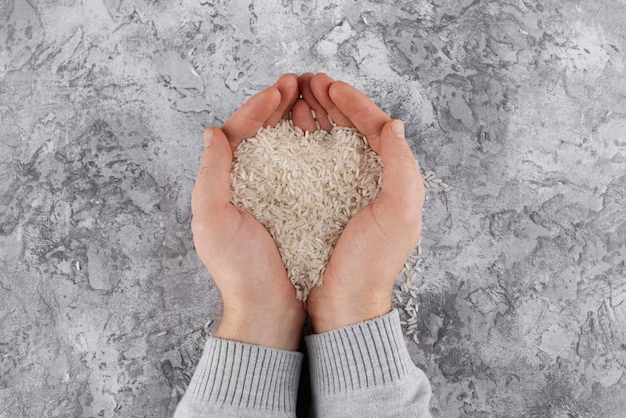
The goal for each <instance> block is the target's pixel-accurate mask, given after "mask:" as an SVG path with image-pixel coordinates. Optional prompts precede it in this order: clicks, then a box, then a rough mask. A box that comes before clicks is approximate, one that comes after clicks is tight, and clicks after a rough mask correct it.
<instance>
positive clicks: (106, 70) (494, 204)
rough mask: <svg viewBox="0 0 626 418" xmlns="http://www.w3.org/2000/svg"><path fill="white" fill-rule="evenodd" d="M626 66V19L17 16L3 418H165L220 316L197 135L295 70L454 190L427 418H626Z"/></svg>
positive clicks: (457, 8) (430, 347)
mask: <svg viewBox="0 0 626 418" xmlns="http://www.w3.org/2000/svg"><path fill="white" fill-rule="evenodd" d="M625 50H626V3H625V2H624V0H596V1H537V0H506V1H481V0H475V1H471V0H458V1H452V0H415V1H410V0H406V1H404V0H402V1H393V2H392V1H387V2H384V1H371V2H361V1H343V2H338V1H336V0H333V1H323V0H317V1H315V0H312V1H307V2H305V1H302V0H282V1H263V2H261V1H258V0H257V1H254V2H251V3H243V2H230V1H225V0H223V1H210V0H176V1H174V0H172V1H159V0H82V1H80V0H1V1H0V416H1V417H74V416H76V417H96V416H104V417H112V416H120V417H166V416H169V415H171V414H172V412H173V410H174V408H175V405H176V403H177V401H178V399H179V398H180V396H181V394H182V393H183V392H184V390H185V388H186V386H187V384H188V382H189V378H190V375H191V373H192V371H193V369H194V366H195V363H196V361H197V360H198V358H199V355H200V352H201V349H202V345H203V341H204V338H205V337H206V335H207V334H208V333H210V332H212V331H214V330H215V326H216V324H217V322H218V320H219V315H220V310H221V307H220V301H219V293H218V291H217V289H216V288H215V286H214V284H213V282H212V280H211V278H210V276H209V275H208V273H206V271H205V269H204V268H203V266H202V265H201V263H200V262H199V261H198V259H197V257H196V254H195V252H194V249H193V244H192V239H191V233H190V230H189V222H190V208H189V202H190V193H191V187H192V184H193V179H194V177H195V171H196V169H197V166H198V162H199V158H200V150H201V132H202V129H203V127H205V126H208V125H210V124H219V123H220V122H222V121H224V120H225V118H227V117H228V115H229V114H230V113H231V112H232V111H233V110H234V109H235V108H236V107H237V106H238V105H239V104H240V103H241V102H242V101H243V100H244V99H245V98H246V97H248V96H249V95H250V94H252V93H254V92H256V91H258V90H260V89H261V88H263V87H264V86H266V85H268V84H270V83H273V82H274V80H275V79H276V78H277V77H278V76H279V75H280V74H281V73H283V72H289V71H295V72H304V71H326V72H328V73H329V74H330V75H331V76H333V77H334V78H340V79H343V80H346V81H348V82H352V83H354V84H356V85H357V86H358V87H359V88H361V89H363V90H364V91H365V92H366V93H367V94H369V95H370V96H371V97H373V98H375V100H376V101H377V102H378V103H379V104H380V105H381V106H382V107H383V109H385V110H386V111H388V112H389V113H390V114H391V115H392V116H394V117H398V118H405V119H406V120H407V121H408V123H409V128H408V129H409V133H410V137H411V144H412V148H413V150H414V151H415V153H416V155H417V157H418V159H419V162H420V164H421V165H422V167H424V168H430V169H433V170H434V171H436V172H437V173H438V174H439V176H441V177H442V178H444V179H445V180H446V181H447V182H448V183H450V184H451V186H452V191H450V192H449V193H447V194H441V193H435V192H433V193H432V194H430V198H429V200H428V202H427V208H426V217H425V225H424V240H423V243H424V256H425V258H426V259H427V261H426V268H425V271H424V273H423V275H422V277H420V290H421V294H420V298H419V299H420V322H419V338H420V344H419V345H416V344H415V343H412V342H411V343H410V344H409V348H410V350H411V353H412V355H414V359H415V362H416V363H417V364H418V365H420V366H421V367H423V368H424V369H425V370H426V372H427V374H428V376H429V377H430V378H431V380H432V386H433V391H434V399H433V402H432V410H433V414H434V415H435V416H437V417H623V416H625V415H624V414H626V412H624V411H626V375H625V371H626V369H625V367H626V303H624V301H625V300H626V267H625V263H626V245H625V241H626V134H625V132H626V74H625V72H624V60H625V57H626V55H625V52H624V51H625ZM211 318H212V319H214V320H215V321H214V322H213V323H212V324H209V325H208V326H207V321H208V320H209V319H211Z"/></svg>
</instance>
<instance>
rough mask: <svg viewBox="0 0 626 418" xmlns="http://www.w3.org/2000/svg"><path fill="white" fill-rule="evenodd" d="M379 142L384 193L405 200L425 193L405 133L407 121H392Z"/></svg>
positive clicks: (382, 194)
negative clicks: (405, 122)
mask: <svg viewBox="0 0 626 418" xmlns="http://www.w3.org/2000/svg"><path fill="white" fill-rule="evenodd" d="M379 141H380V144H379V145H380V147H379V151H378V152H377V153H378V155H380V158H381V159H382V160H383V185H382V192H381V196H385V198H391V199H394V200H396V201H400V202H406V201H407V198H409V199H417V198H419V196H420V195H423V188H424V185H423V183H422V179H421V176H420V172H419V169H418V167H417V162H416V161H415V157H414V156H413V151H411V148H410V147H409V144H408V143H407V141H406V139H405V136H404V123H403V122H402V121H400V120H389V121H388V122H387V123H385V125H384V126H383V128H382V130H381V132H380V136H379ZM419 192H421V193H419ZM411 207H412V206H411Z"/></svg>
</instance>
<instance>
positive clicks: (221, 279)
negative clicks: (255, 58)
mask: <svg viewBox="0 0 626 418" xmlns="http://www.w3.org/2000/svg"><path fill="white" fill-rule="evenodd" d="M298 96H299V93H298V76H296V75H295V74H285V75H283V76H282V77H281V78H280V79H279V80H278V82H277V83H276V84H275V85H274V86H272V87H269V88H267V89H266V90H263V91H262V92H260V93H258V94H257V95H256V96H254V97H252V98H250V99H249V100H248V101H247V102H246V103H245V104H244V105H243V106H241V108H240V109H239V110H237V112H235V113H234V114H233V115H232V116H231V117H230V118H229V119H228V120H227V121H226V122H225V123H224V125H223V126H222V127H221V128H215V127H211V128H208V129H206V130H205V132H204V143H205V145H204V151H203V154H202V162H201V164H200V170H199V172H198V177H197V179H196V183H195V186H194V189H193V193H192V205H191V206H192V214H193V217H192V222H191V229H192V232H193V238H194V244H195V247H196V250H197V252H198V256H199V257H200V259H201V260H202V262H203V263H204V265H205V266H206V267H207V269H208V270H209V272H210V273H211V275H212V276H213V279H214V280H215V283H216V284H217V286H218V287H219V289H220V292H221V295H222V299H223V301H224V313H223V317H222V322H221V323H220V326H219V328H218V330H217V333H216V336H217V337H220V338H225V339H229V340H235V341H241V342H245V343H249V344H257V345H261V346H266V347H274V348H278V349H283V350H297V348H298V345H299V341H300V334H301V332H302V326H303V323H304V319H305V317H306V313H305V311H304V307H303V304H302V302H300V301H298V300H297V299H296V291H295V288H294V287H293V285H292V284H291V282H290V281H289V279H288V277H287V272H286V270H285V267H284V265H283V263H282V260H281V258H280V254H279V252H278V249H277V247H276V244H275V243H274V241H273V239H272V237H271V236H270V234H269V233H268V232H267V231H266V230H265V228H264V227H263V226H262V225H261V224H260V223H259V222H258V221H257V220H256V219H254V218H253V217H252V216H251V215H249V214H248V213H247V212H245V211H244V210H242V209H240V208H238V207H236V206H234V205H233V204H231V203H230V170H231V164H232V160H233V151H234V150H235V149H236V148H237V146H238V145H239V143H241V141H242V140H244V139H246V138H249V137H251V136H253V135H254V134H255V133H256V131H257V130H258V129H259V128H261V127H262V126H268V125H275V124H276V123H277V122H278V121H279V120H280V119H281V118H283V117H285V116H287V115H288V114H289V111H290V110H291V108H292V106H293V104H294V103H295V101H296V99H297V98H298Z"/></svg>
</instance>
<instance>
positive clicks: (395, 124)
mask: <svg viewBox="0 0 626 418" xmlns="http://www.w3.org/2000/svg"><path fill="white" fill-rule="evenodd" d="M389 127H390V129H391V132H392V133H393V134H394V135H395V136H396V137H398V138H403V139H404V122H403V121H401V120H400V119H394V120H392V121H391V124H390V125H389Z"/></svg>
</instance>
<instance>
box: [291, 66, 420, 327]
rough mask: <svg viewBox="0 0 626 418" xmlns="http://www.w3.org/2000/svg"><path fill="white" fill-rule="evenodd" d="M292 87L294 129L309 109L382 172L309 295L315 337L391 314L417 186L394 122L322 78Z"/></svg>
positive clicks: (306, 121)
mask: <svg viewBox="0 0 626 418" xmlns="http://www.w3.org/2000/svg"><path fill="white" fill-rule="evenodd" d="M299 86H300V91H301V94H302V96H303V99H300V100H298V101H296V103H295V104H294V107H293V112H292V113H293V119H294V123H295V124H296V125H298V126H299V127H301V128H302V129H310V128H311V127H314V126H315V122H314V121H313V116H312V115H311V112H310V109H311V108H312V109H314V110H315V112H316V117H317V121H318V122H319V124H320V126H321V127H322V128H324V129H330V128H331V126H330V123H329V122H328V119H327V116H326V115H327V114H328V115H330V116H331V117H332V119H333V121H334V122H335V123H337V124H338V125H341V126H352V127H356V128H357V129H358V130H359V131H360V132H361V133H362V134H363V135H365V136H366V137H367V140H368V142H369V144H370V146H371V148H372V149H373V150H374V151H375V152H376V153H377V154H378V155H379V156H380V157H381V158H382V160H383V166H384V167H383V184H382V191H381V193H380V194H379V195H378V197H377V198H376V199H375V200H374V201H373V202H372V203H371V204H370V205H369V206H368V207H366V208H364V209H362V210H360V211H359V212H358V213H357V214H356V215H355V216H354V217H352V219H350V221H349V222H348V225H347V226H346V228H345V229H344V231H343V233H342V234H341V237H340V238H339V240H338V241H337V244H336V246H335V249H334V251H333V254H332V256H331V258H330V261H329V263H328V266H327V268H326V272H325V273H324V283H323V285H322V286H319V287H315V288H313V289H312V290H311V293H310V294H309V298H308V300H307V310H308V312H309V315H310V316H311V318H312V319H313V327H314V329H315V332H318V333H321V332H326V331H330V330H333V329H337V328H341V327H344V326H347V325H351V324H356V323H358V322H362V321H366V320H369V319H373V318H376V317H379V316H381V315H385V314H387V313H389V311H391V297H392V291H393V284H394V282H395V278H396V276H397V275H398V273H399V272H400V271H401V270H402V266H403V264H404V262H405V261H406V259H407V258H408V256H409V255H410V254H411V251H412V250H413V249H414V248H415V246H416V245H417V243H418V241H419V237H420V234H421V230H422V207H423V204H424V184H423V182H422V179H421V176H420V172H419V169H418V168H417V164H416V161H415V158H414V157H413V152H412V151H411V149H410V148H409V145H408V143H407V142H406V139H405V137H404V125H403V123H402V121H392V120H391V119H390V118H389V116H387V115H386V114H385V113H384V112H383V111H382V110H380V109H379V108H378V107H377V106H376V105H375V104H374V103H373V102H372V101H371V100H370V99H368V98H367V96H365V95H364V94H363V93H361V92H360V91H358V90H357V89H355V88H353V87H351V86H349V85H348V84H346V83H343V82H341V81H338V82H334V81H333V80H332V79H331V78H330V77H328V76H327V75H326V74H317V75H315V76H313V74H311V73H307V74H303V75H302V76H300V80H299ZM307 115H308V116H307Z"/></svg>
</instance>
